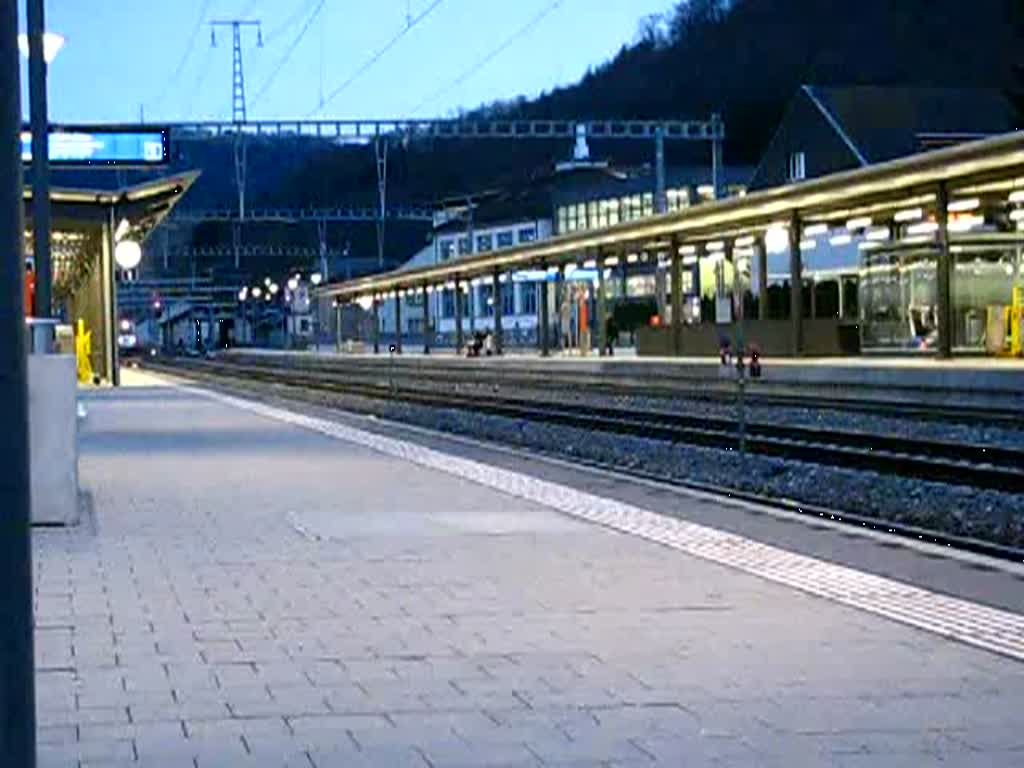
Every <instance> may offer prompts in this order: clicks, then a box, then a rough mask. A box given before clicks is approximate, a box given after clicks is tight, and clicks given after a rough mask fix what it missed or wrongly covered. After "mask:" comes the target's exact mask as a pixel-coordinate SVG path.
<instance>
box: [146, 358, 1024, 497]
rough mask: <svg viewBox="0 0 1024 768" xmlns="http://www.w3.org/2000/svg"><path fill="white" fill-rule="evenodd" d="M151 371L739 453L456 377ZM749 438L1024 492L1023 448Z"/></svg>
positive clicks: (185, 367) (750, 444)
mask: <svg viewBox="0 0 1024 768" xmlns="http://www.w3.org/2000/svg"><path fill="white" fill-rule="evenodd" d="M147 365H149V366H150V367H152V368H153V369H154V370H164V371H167V372H170V373H182V372H185V373H188V374H189V375H198V376H200V377H208V378H212V379H214V380H220V381H222V382H227V383H231V382H238V381H239V380H242V381H246V382H261V383H264V384H272V385H275V386H277V387H283V388H285V389H288V390H301V391H306V392H321V393H328V394H340V395H357V396H360V397H367V398H372V399H380V400H395V401H401V402H407V403H414V404H417V405H424V406H429V407H435V408H455V409H461V410H466V411H471V412H474V413H481V414H489V415H496V416H504V417H506V418H512V419H520V420H525V421H533V422H539V423H548V424H558V425H561V426H566V427H573V428H577V429H583V430H590V431H598V432H605V433H612V434H620V435H628V436H633V437H642V438H649V439H654V440H661V441H667V442H673V443H681V444H688V445H699V446H704V447H709V448H716V449H721V450H727V451H736V450H738V449H739V445H740V443H739V436H738V433H739V425H738V423H737V422H736V421H735V420H733V419H728V418H720V417H711V416H694V415H688V414H679V413H674V412H669V411H664V410H647V409H645V410H637V409H623V408H613V407H594V406H588V407H587V408H585V409H584V408H580V407H567V406H564V405H558V404H553V403H548V402H541V401H537V400H529V399H523V398H512V397H504V396H499V395H497V394H494V393H490V394H482V393H466V392H457V391H454V390H453V388H452V387H451V386H450V385H451V381H450V378H449V379H448V381H447V382H446V383H447V384H448V387H447V388H446V389H440V388H438V389H422V388H413V387H408V386H402V385H401V383H400V381H399V380H398V379H397V378H391V379H390V380H388V379H387V378H386V377H385V378H384V379H383V380H382V379H381V378H380V373H379V372H378V373H376V374H374V375H373V376H370V377H360V378H355V377H352V376H351V375H350V373H349V372H345V373H341V372H339V371H337V370H335V371H331V370H330V369H329V368H328V369H322V368H319V367H314V366H299V367H294V366H282V365H273V364H272V363H270V362H268V361H265V360H264V361H260V364H250V363H239V362H227V361H207V360H187V361H175V362H173V363H168V362H163V361H161V362H155V363H154V362H149V363H147ZM550 386H551V383H550V382H549V387H550ZM744 432H745V437H744V444H745V450H746V451H748V452H749V453H751V454H756V455H761V456H771V457H777V458H783V459H791V460H798V461H802V462H808V463H812V464H820V465H826V466H833V467H842V468H849V469H859V470H868V471H873V472H878V473H880V474H887V475H897V476H903V477H910V478H915V479H919V480H930V481H935V482H942V483H952V484H955V485H962V486H968V487H974V488H988V489H995V490H1000V491H1006V492H1012V493H1024V450H1018V449H1014V448H1006V447H1000V446H991V445H980V444H964V443H950V442H940V441H933V440H922V439H916V438H905V437H894V436H889V435H882V434H876V433H869V432H855V431H841V430H832V429H817V428H811V427H804V426H794V425H785V424H774V423H766V422H757V421H753V422H749V423H747V424H746V425H745V430H744Z"/></svg>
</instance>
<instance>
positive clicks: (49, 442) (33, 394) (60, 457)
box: [25, 318, 78, 525]
mask: <svg viewBox="0 0 1024 768" xmlns="http://www.w3.org/2000/svg"><path fill="white" fill-rule="evenodd" d="M58 325H59V321H57V320H51V319H49V318H47V319H38V318H29V319H28V320H26V321H25V334H26V337H25V342H26V346H27V347H28V405H29V448H30V458H29V461H30V467H31V486H32V523H33V524H34V525H74V524H75V523H77V522H78V408H77V375H76V371H77V365H76V360H75V355H74V354H59V352H60V350H59V349H58V348H57V346H56V344H55V339H56V336H57V327H58Z"/></svg>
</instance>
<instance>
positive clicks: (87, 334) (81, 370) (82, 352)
mask: <svg viewBox="0 0 1024 768" xmlns="http://www.w3.org/2000/svg"><path fill="white" fill-rule="evenodd" d="M75 356H76V358H77V362H78V382H79V383H80V384H91V383H92V380H93V371H92V331H86V330H85V320H79V321H78V333H77V335H76V336H75Z"/></svg>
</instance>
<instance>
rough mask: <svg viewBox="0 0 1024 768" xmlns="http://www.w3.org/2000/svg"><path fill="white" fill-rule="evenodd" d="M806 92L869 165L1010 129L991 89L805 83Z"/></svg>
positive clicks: (1008, 114) (1010, 116)
mask: <svg viewBox="0 0 1024 768" xmlns="http://www.w3.org/2000/svg"><path fill="white" fill-rule="evenodd" d="M803 90H804V92H805V93H806V94H807V96H808V97H809V98H810V99H811V100H812V101H813V102H814V103H815V105H816V106H817V107H818V108H819V109H820V110H821V111H822V113H823V114H824V116H825V117H826V119H828V120H829V122H831V123H832V124H833V127H837V128H838V131H839V133H840V135H841V136H842V138H843V139H844V140H845V141H847V143H849V144H851V149H854V152H855V154H859V155H860V156H861V157H863V158H864V160H865V161H866V162H868V163H879V162H883V161H885V160H892V159H895V158H897V157H904V156H906V155H912V154H914V153H915V152H920V151H922V150H924V149H931V148H935V147H936V146H942V145H944V144H948V143H951V142H953V141H965V140H969V139H977V138H983V137H985V136H991V135H995V134H999V133H1006V132H1007V131H1011V130H1013V128H1014V127H1015V126H1014V110H1013V107H1012V105H1011V104H1010V102H1009V101H1008V100H1007V99H1006V97H1005V96H1004V95H1003V94H1002V92H1001V91H999V90H998V89H996V88H914V87H890V86H849V87H822V86H811V85H805V86H804V87H803Z"/></svg>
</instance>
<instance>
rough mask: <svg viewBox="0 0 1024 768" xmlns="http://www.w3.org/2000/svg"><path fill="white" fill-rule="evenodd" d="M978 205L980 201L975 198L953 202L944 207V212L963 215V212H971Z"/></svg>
mask: <svg viewBox="0 0 1024 768" xmlns="http://www.w3.org/2000/svg"><path fill="white" fill-rule="evenodd" d="M980 205H981V200H979V199H978V198H976V197H971V198H968V199H966V200H954V201H953V202H951V203H950V204H949V205H948V206H946V210H947V211H949V212H950V213H963V212H964V211H973V210H975V209H977V208H978V207H979V206H980Z"/></svg>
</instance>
